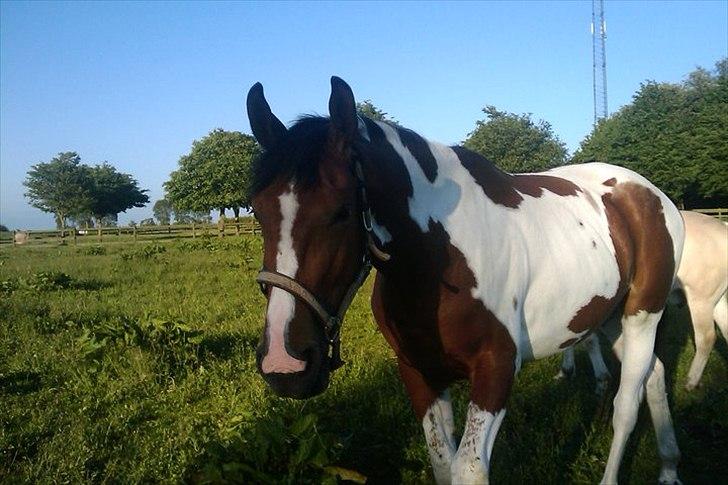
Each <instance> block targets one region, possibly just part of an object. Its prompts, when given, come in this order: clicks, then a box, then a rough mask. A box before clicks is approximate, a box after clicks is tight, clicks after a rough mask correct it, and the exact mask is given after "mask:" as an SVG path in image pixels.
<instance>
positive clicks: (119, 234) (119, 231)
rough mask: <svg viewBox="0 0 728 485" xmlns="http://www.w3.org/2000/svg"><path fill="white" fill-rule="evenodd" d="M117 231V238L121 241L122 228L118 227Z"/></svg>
mask: <svg viewBox="0 0 728 485" xmlns="http://www.w3.org/2000/svg"><path fill="white" fill-rule="evenodd" d="M116 230H117V236H119V239H121V226H116Z"/></svg>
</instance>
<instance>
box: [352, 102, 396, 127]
mask: <svg viewBox="0 0 728 485" xmlns="http://www.w3.org/2000/svg"><path fill="white" fill-rule="evenodd" d="M356 111H357V113H358V114H359V115H361V116H366V117H367V118H369V119H371V120H376V121H387V122H389V123H391V124H393V125H399V123H397V121H395V119H394V118H392V117H390V116H389V114H387V113H386V112H384V111H382V110H381V109H379V108H377V107H376V106H374V103H372V101H371V100H370V99H365V100H364V101H360V102H358V103H356Z"/></svg>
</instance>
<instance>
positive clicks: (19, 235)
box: [13, 231, 30, 244]
mask: <svg viewBox="0 0 728 485" xmlns="http://www.w3.org/2000/svg"><path fill="white" fill-rule="evenodd" d="M13 237H14V238H15V239H14V241H15V244H25V243H27V242H28V241H30V234H28V232H27V231H16V232H15V236H13Z"/></svg>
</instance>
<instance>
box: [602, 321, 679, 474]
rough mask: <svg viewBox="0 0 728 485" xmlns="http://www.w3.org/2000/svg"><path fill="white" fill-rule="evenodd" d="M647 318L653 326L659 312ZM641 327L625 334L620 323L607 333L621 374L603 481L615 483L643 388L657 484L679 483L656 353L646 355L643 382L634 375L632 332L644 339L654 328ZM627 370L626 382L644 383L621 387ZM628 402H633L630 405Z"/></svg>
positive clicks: (675, 449)
mask: <svg viewBox="0 0 728 485" xmlns="http://www.w3.org/2000/svg"><path fill="white" fill-rule="evenodd" d="M648 315H649V314H648ZM646 320H654V322H655V326H656V323H657V322H658V321H659V314H654V318H646ZM623 321H624V320H623ZM630 324H631V325H633V324H634V322H630ZM637 330H640V329H637ZM641 330H642V332H635V329H634V327H632V328H631V329H630V330H629V333H628V332H626V331H625V329H624V323H623V330H622V332H621V334H620V330H619V329H618V328H617V329H614V330H613V331H612V332H606V335H607V338H608V339H609V340H610V341H611V342H612V348H613V350H614V353H615V355H616V356H617V358H618V359H619V360H620V361H622V375H621V379H620V388H619V391H618V393H617V397H615V400H614V403H615V404H614V418H613V427H614V438H613V440H612V448H611V450H610V453H609V461H608V463H607V468H606V470H605V473H604V478H603V479H602V483H616V482H617V472H618V471H619V462H620V461H621V457H622V454H623V453H624V446H625V444H626V440H627V438H628V435H629V433H630V432H631V430H632V429H633V428H634V425H635V423H636V414H637V410H638V407H639V403H640V402H641V400H642V395H643V393H644V391H645V390H646V395H647V405H648V407H649V410H650V418H651V419H652V424H653V426H654V428H655V435H656V437H657V446H658V452H659V454H660V458H661V460H662V467H661V470H660V483H664V484H679V483H680V480H679V478H678V475H677V464H678V462H679V460H680V450H679V448H678V446H677V441H676V439H675V431H674V428H673V424H672V418H671V416H670V408H669V406H668V401H667V394H666V388H665V369H664V366H663V364H662V362H661V361H660V359H658V358H657V356H656V355H654V354H653V353H652V352H651V351H650V355H649V356H648V358H647V360H648V369H647V379H646V381H644V379H635V378H634V375H635V369H636V366H635V363H634V362H633V361H634V360H635V359H634V358H633V356H632V355H631V354H630V353H631V352H634V350H633V347H635V345H634V341H635V334H637V337H638V338H639V337H642V338H643V339H644V338H645V337H646V336H649V333H654V330H651V329H649V328H647V327H645V328H643V329H641ZM640 333H641V335H640ZM630 340H631V341H632V342H633V343H632V344H631V345H626V342H627V341H630ZM640 358H641V359H643V358H644V355H641V356H640ZM629 369H631V371H630V372H629V375H628V376H627V377H626V379H627V381H628V382H629V383H634V382H636V381H640V382H644V385H642V384H640V386H639V387H638V388H637V389H635V388H634V386H630V388H627V387H623V385H622V384H623V382H624V381H625V370H629ZM630 391H631V392H632V393H633V395H634V397H633V398H632V400H631V403H630V402H629V398H626V396H627V394H626V393H627V392H630ZM620 393H621V398H620ZM618 400H619V401H618ZM618 402H619V404H618ZM629 404H632V406H630V405H629ZM617 455H618V456H617Z"/></svg>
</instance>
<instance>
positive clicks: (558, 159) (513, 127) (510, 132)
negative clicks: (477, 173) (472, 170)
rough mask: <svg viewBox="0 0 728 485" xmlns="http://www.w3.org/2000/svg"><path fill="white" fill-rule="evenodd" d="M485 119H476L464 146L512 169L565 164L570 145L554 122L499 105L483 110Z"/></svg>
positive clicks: (510, 170) (499, 164) (512, 170)
mask: <svg viewBox="0 0 728 485" xmlns="http://www.w3.org/2000/svg"><path fill="white" fill-rule="evenodd" d="M483 113H485V115H486V119H485V120H478V121H477V122H476V126H475V130H473V131H472V132H471V133H469V134H468V138H467V139H466V140H465V141H464V142H463V145H464V146H465V147H466V148H469V149H470V150H473V151H475V152H478V153H480V154H481V155H483V156H484V157H485V158H487V159H489V160H491V161H492V162H493V163H495V164H496V165H498V166H499V167H500V168H502V169H503V170H506V171H508V172H538V171H541V170H547V169H549V168H553V167H557V166H559V165H563V164H564V163H565V162H566V157H567V154H568V152H567V150H566V145H565V144H564V143H563V142H562V141H561V140H559V138H558V137H557V136H556V135H555V134H554V132H553V130H552V129H551V125H550V124H549V123H548V122H546V121H544V120H539V121H537V122H534V121H533V120H532V119H531V115H530V114H521V115H517V114H514V113H508V112H505V111H499V110H498V109H496V108H495V106H490V105H488V106H486V107H485V108H484V109H483Z"/></svg>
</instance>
